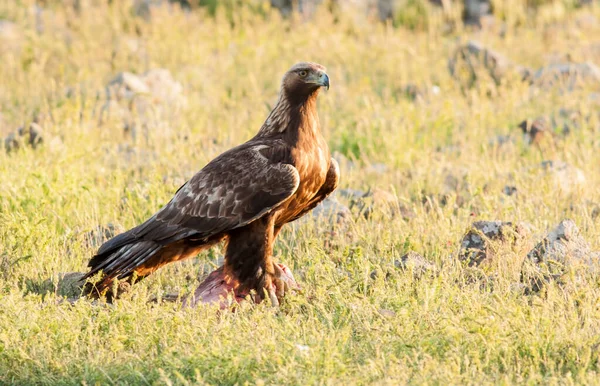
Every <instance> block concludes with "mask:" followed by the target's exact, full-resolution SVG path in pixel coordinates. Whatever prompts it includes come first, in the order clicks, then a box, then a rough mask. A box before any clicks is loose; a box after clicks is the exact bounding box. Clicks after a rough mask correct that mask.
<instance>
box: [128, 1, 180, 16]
mask: <svg viewBox="0 0 600 386" xmlns="http://www.w3.org/2000/svg"><path fill="white" fill-rule="evenodd" d="M165 5H166V6H169V7H172V6H173V5H178V6H179V7H180V8H181V9H183V10H186V11H187V10H190V9H191V4H190V0H135V2H134V3H133V13H134V14H135V15H136V16H140V17H142V18H144V19H146V20H149V19H150V18H151V17H152V10H153V8H157V7H163V6H165Z"/></svg>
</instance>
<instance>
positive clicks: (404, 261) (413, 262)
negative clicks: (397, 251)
mask: <svg viewBox="0 0 600 386" xmlns="http://www.w3.org/2000/svg"><path fill="white" fill-rule="evenodd" d="M394 265H395V266H396V268H398V269H401V270H403V271H411V272H413V274H414V275H415V276H416V277H420V276H422V275H423V274H426V273H428V272H433V271H435V266H434V265H433V264H431V263H430V262H429V261H427V259H425V258H424V257H423V256H421V255H420V254H418V253H417V252H414V251H408V252H407V253H405V254H404V255H403V256H402V257H401V258H400V259H399V260H396V261H394Z"/></svg>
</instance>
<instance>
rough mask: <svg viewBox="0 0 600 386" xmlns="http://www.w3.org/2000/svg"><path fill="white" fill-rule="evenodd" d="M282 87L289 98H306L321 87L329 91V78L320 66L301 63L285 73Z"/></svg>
mask: <svg viewBox="0 0 600 386" xmlns="http://www.w3.org/2000/svg"><path fill="white" fill-rule="evenodd" d="M281 86H282V90H283V92H284V93H285V94H286V96H287V97H293V99H297V98H306V97H309V96H310V95H312V94H314V93H315V92H317V91H318V90H319V89H320V88H321V87H326V88H327V89H328V90H329V76H328V75H327V74H326V73H325V67H323V66H321V65H320V64H317V63H310V62H301V63H297V64H295V65H294V66H292V68H290V69H289V70H288V72H286V73H285V75H284V76H283V81H282V84H281Z"/></svg>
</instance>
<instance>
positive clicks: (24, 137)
mask: <svg viewBox="0 0 600 386" xmlns="http://www.w3.org/2000/svg"><path fill="white" fill-rule="evenodd" d="M43 142H44V134H43V130H42V128H41V126H40V125H38V124H37V123H35V122H32V123H31V124H30V125H29V127H28V128H27V129H26V128H25V127H23V126H21V127H19V128H18V129H17V131H16V132H15V133H10V134H9V135H8V136H6V138H5V139H4V148H5V149H6V152H7V153H10V152H11V151H13V150H18V149H20V148H21V147H22V146H23V145H28V146H29V147H31V148H32V149H36V148H37V147H38V146H39V145H41V144H42V143H43Z"/></svg>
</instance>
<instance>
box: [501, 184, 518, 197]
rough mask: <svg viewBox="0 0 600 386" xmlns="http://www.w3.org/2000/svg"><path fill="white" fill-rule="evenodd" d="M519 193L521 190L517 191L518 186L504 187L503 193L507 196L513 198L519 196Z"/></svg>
mask: <svg viewBox="0 0 600 386" xmlns="http://www.w3.org/2000/svg"><path fill="white" fill-rule="evenodd" d="M518 192H519V190H518V189H517V187H516V186H510V185H506V186H505V187H504V189H502V193H504V194H506V195H507V196H513V195H515V194H517V193H518Z"/></svg>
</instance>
